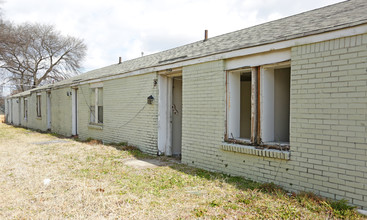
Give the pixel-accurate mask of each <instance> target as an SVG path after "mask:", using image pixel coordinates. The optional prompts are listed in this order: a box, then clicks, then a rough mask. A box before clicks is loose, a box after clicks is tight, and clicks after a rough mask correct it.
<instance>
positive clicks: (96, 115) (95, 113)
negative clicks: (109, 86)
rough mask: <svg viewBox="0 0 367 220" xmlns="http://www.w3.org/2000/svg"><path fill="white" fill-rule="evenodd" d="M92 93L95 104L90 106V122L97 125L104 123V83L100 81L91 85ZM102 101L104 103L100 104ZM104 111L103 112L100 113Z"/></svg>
mask: <svg viewBox="0 0 367 220" xmlns="http://www.w3.org/2000/svg"><path fill="white" fill-rule="evenodd" d="M90 89H91V95H92V94H93V93H94V105H92V104H91V105H90V106H89V115H90V117H89V118H90V119H89V123H90V124H95V125H102V124H103V84H101V83H98V84H94V85H91V86H90ZM100 92H102V97H101V99H102V101H101V100H99V98H100V97H99V93H100ZM100 103H102V105H100ZM100 112H102V114H100Z"/></svg>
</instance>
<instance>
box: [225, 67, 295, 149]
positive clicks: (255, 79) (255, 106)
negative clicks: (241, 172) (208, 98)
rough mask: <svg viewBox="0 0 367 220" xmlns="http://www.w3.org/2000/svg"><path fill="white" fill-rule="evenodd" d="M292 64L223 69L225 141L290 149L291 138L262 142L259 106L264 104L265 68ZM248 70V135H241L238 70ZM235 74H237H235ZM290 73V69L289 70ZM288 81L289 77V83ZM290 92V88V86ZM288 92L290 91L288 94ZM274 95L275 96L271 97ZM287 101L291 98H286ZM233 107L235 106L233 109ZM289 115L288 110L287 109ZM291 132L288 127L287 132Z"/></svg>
mask: <svg viewBox="0 0 367 220" xmlns="http://www.w3.org/2000/svg"><path fill="white" fill-rule="evenodd" d="M282 68H291V65H290V61H286V62H280V63H273V64H269V65H260V66H255V67H242V68H237V69H233V70H227V71H226V80H227V82H226V86H227V88H226V112H227V114H226V130H225V135H224V141H225V142H229V143H233V144H241V145H248V146H255V147H256V148H266V149H278V150H289V149H290V142H280V141H279V142H277V141H269V142H265V143H264V142H263V141H262V135H263V131H264V129H263V128H262V126H264V120H267V119H266V118H264V115H263V112H262V108H264V103H263V100H264V97H263V96H264V95H266V94H265V92H264V91H263V87H264V86H266V85H265V83H264V73H265V71H264V70H265V69H282ZM246 72H251V122H250V123H251V137H250V138H241V137H240V133H241V131H240V129H241V126H240V118H241V112H240V111H241V110H240V108H241V104H239V103H240V101H241V94H240V93H241V85H240V84H241V74H242V73H246ZM236 74H237V75H236ZM290 74H291V73H290ZM290 84H291V81H289V86H290ZM289 93H290V89H289ZM289 95H290V94H289ZM274 99H275V98H274ZM289 101H290V100H289ZM233 108H235V109H233ZM289 116H290V112H289ZM288 135H290V131H289V132H288Z"/></svg>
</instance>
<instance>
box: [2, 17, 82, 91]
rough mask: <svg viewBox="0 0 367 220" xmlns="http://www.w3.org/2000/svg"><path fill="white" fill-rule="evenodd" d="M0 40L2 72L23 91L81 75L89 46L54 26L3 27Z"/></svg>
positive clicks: (23, 25) (9, 25)
mask: <svg viewBox="0 0 367 220" xmlns="http://www.w3.org/2000/svg"><path fill="white" fill-rule="evenodd" d="M3 26H4V29H3V31H2V32H3V33H2V35H3V37H5V38H6V39H8V40H5V41H1V40H0V68H1V69H2V70H4V71H3V73H4V74H5V77H6V79H7V80H8V81H9V82H12V83H13V84H15V85H16V87H17V89H18V90H20V91H25V90H27V89H29V88H35V87H37V86H39V85H42V84H45V83H47V82H51V81H60V80H63V79H66V78H68V77H70V76H71V75H74V74H78V73H79V68H80V67H81V62H82V60H83V58H84V57H85V54H86V48H87V47H86V45H85V44H84V42H83V41H82V40H80V39H78V38H75V37H70V36H62V35H61V34H60V33H59V32H57V31H55V29H54V27H53V26H51V25H41V24H22V25H18V26H15V25H12V24H4V23H3Z"/></svg>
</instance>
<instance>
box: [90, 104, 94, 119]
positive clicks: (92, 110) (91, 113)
mask: <svg viewBox="0 0 367 220" xmlns="http://www.w3.org/2000/svg"><path fill="white" fill-rule="evenodd" d="M90 122H92V123H94V105H93V106H90Z"/></svg>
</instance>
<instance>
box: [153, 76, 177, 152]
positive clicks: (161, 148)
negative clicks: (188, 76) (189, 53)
mask: <svg viewBox="0 0 367 220" xmlns="http://www.w3.org/2000/svg"><path fill="white" fill-rule="evenodd" d="M168 72H169V73H167V71H164V73H161V74H158V86H159V97H158V152H157V154H158V155H166V156H172V108H171V106H172V97H173V78H174V77H177V76H182V71H181V69H179V70H175V71H172V70H170V71H168ZM181 126H182V124H181Z"/></svg>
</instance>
